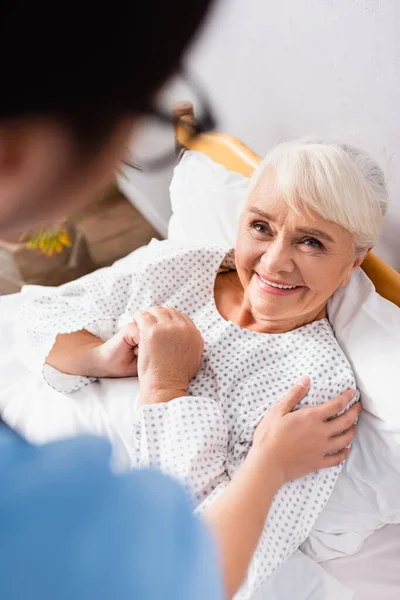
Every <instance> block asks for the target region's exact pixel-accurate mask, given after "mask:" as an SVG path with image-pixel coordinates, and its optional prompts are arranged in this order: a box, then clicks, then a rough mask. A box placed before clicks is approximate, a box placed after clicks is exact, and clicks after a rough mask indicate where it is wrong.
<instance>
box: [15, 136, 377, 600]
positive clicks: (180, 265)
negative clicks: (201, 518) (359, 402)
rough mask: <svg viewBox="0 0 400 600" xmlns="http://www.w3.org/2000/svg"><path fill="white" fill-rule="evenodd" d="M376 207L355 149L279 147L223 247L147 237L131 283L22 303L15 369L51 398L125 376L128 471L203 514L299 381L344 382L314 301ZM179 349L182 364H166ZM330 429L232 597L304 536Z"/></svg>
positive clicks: (103, 279)
mask: <svg viewBox="0 0 400 600" xmlns="http://www.w3.org/2000/svg"><path fill="white" fill-rule="evenodd" d="M385 209H386V190H385V183H384V178H383V175H382V172H381V170H380V169H379V167H378V166H377V165H376V164H375V163H374V162H373V161H372V160H371V159H370V158H369V157H368V156H367V155H366V154H365V153H363V152H361V151H358V150H356V149H353V148H350V147H348V146H340V145H337V144H332V143H328V142H322V143H316V142H309V141H296V142H292V143H289V144H283V145H281V146H278V147H277V148H275V149H274V150H273V151H272V152H271V153H269V154H268V155H267V157H266V158H265V160H264V161H263V162H262V164H261V165H260V167H259V169H258V170H257V171H256V173H255V174H254V176H253V178H252V181H251V185H250V193H249V197H248V200H247V203H246V206H245V209H244V212H243V215H242V219H241V224H240V230H239V235H238V240H237V244H236V248H235V250H229V249H227V248H219V247H201V248H199V247H191V248H188V247H185V248H184V247H179V246H177V245H176V244H172V243H171V242H168V241H166V242H153V243H152V244H150V246H149V247H148V249H147V251H146V254H145V255H144V257H143V258H142V259H141V262H140V264H138V265H136V267H135V268H132V270H133V271H134V273H132V272H129V273H127V272H124V271H121V270H120V271H118V270H116V269H111V270H103V271H100V272H98V273H96V274H93V275H90V276H88V277H86V278H83V279H82V280H79V281H77V282H73V283H71V284H68V285H65V286H62V287H61V288H59V289H58V290H55V291H52V292H50V293H49V294H47V295H45V296H43V297H42V298H38V299H35V300H33V301H30V302H29V303H28V304H27V306H26V307H25V313H24V315H25V316H24V320H23V322H24V327H25V335H26V344H25V346H26V348H27V349H28V355H29V356H28V360H30V362H31V364H32V365H35V364H36V365H37V366H38V368H39V369H40V372H41V373H43V376H44V377H45V379H46V380H47V381H48V383H49V384H50V385H53V386H54V387H56V388H57V389H59V390H60V391H64V392H69V391H73V390H75V389H78V388H79V387H81V386H82V385H85V384H87V383H90V382H91V381H93V380H94V379H95V378H96V377H123V376H129V375H133V376H136V375H137V374H138V373H139V380H140V384H141V404H142V406H141V408H140V411H139V416H138V422H137V423H136V426H135V427H136V446H135V451H136V455H137V461H138V463H139V464H149V463H150V464H154V465H158V466H160V467H161V468H162V469H164V470H165V471H167V472H169V473H172V474H174V475H176V476H178V477H179V478H181V479H182V480H184V481H185V482H186V483H187V485H188V487H189V488H190V490H191V492H192V494H193V495H194V496H195V497H196V499H197V500H196V502H197V506H198V509H199V510H203V509H204V508H205V507H207V506H208V505H209V504H210V503H211V502H213V500H214V499H215V498H216V497H219V496H220V495H221V494H224V492H225V488H226V487H227V485H228V482H229V481H230V479H231V478H232V477H233V476H234V474H235V473H236V471H237V470H238V468H239V467H240V466H241V465H242V464H243V462H244V460H245V458H246V456H247V454H248V453H249V451H250V449H251V447H252V444H253V443H255V441H256V439H257V436H262V435H264V436H265V435H267V434H268V431H267V432H266V431H263V430H262V428H261V431H260V428H257V426H258V425H259V423H260V421H261V419H262V417H263V415H264V414H265V413H266V412H267V411H269V410H270V409H271V407H273V405H275V404H276V402H277V400H278V399H279V398H280V397H282V396H283V395H284V393H285V392H286V391H287V390H288V389H289V388H290V387H291V386H293V385H294V384H295V383H296V381H297V380H298V379H299V377H301V376H302V375H308V376H310V377H311V382H312V384H311V388H310V391H309V393H308V394H307V396H306V398H305V399H304V401H302V403H301V405H302V406H311V405H315V404H324V403H325V402H326V401H328V400H330V399H331V398H333V397H335V396H336V395H338V394H341V393H342V392H344V391H345V390H348V389H351V388H353V389H354V388H355V381H354V377H353V373H352V371H351V367H350V365H349V363H348V361H347V359H346V358H345V356H344V354H343V353H342V351H341V350H340V348H339V346H338V344H337V342H336V340H335V337H334V335H333V332H332V329H331V327H330V325H329V322H328V320H327V302H328V300H329V298H330V297H331V296H332V294H333V293H334V292H335V290H336V289H337V288H338V287H339V286H345V285H346V284H347V282H348V281H349V277H350V276H351V273H352V272H353V271H354V269H356V268H358V267H359V265H360V263H361V262H362V260H363V258H364V257H365V255H366V253H367V252H368V250H369V249H370V248H371V247H372V246H373V245H374V243H375V240H376V237H377V234H378V232H379V230H380V228H381V225H382V219H383V216H384V213H385ZM194 226H195V224H194ZM148 307H152V308H148ZM193 322H194V323H195V325H196V326H197V328H198V330H199V331H200V333H199V331H198V330H197V329H196V327H195V326H194V325H193ZM74 331H75V332H77V333H74V334H70V335H60V334H69V332H74ZM184 331H186V334H187V335H186V334H185V335H183V333H182V332H184ZM200 334H201V335H200ZM56 336H57V339H56ZM203 340H204V348H203ZM182 344H186V346H184V349H185V353H186V355H187V356H188V357H190V361H189V362H188V361H187V363H186V364H183V363H182V364H176V361H175V363H174V356H175V355H176V351H177V348H178V345H180V346H182ZM149 347H151V352H149V351H148V348H149ZM181 350H182V348H180V351H181ZM46 356H47V358H46ZM166 357H167V359H168V360H170V365H171V366H170V373H169V375H168V381H166V380H165V371H164V379H162V380H160V381H158V380H157V369H156V368H155V369H150V366H149V365H150V363H151V361H153V362H155V364H157V361H162V360H166ZM44 362H46V365H45V367H44V368H43V363H44ZM149 373H151V375H149ZM66 374H68V375H66ZM357 396H358V394H357V393H356V394H354V392H352V393H350V394H349V395H348V398H347V400H348V402H349V403H350V402H351V401H355V400H356V399H357ZM352 397H353V400H351V399H352ZM170 400H173V401H171V402H169V401H170ZM320 408H321V410H322V409H324V408H326V407H325V406H321V407H320ZM304 415H305V416H307V411H304ZM351 415H353V412H352V413H351ZM330 416H333V415H325V417H324V418H325V419H327V418H328V417H330ZM332 423H334V421H332ZM350 423H351V421H350ZM341 431H343V429H342V430H341ZM341 431H334V430H332V436H334V434H339V435H336V436H335V437H332V438H331V440H332V441H331V446H330V449H329V450H330V453H329V454H328V455H327V456H326V459H325V460H326V462H325V463H324V464H321V467H322V466H327V467H328V466H330V465H331V468H329V469H326V470H322V471H317V472H315V473H313V474H312V475H308V476H306V477H303V478H301V479H295V477H293V479H294V480H293V481H289V482H288V483H286V484H285V485H284V486H283V487H282V488H281V489H280V491H279V492H278V494H277V495H276V496H275V500H274V502H273V504H272V508H271V511H270V514H269V518H268V521H267V523H266V524H265V526H264V531H263V535H262V537H261V540H260V543H259V545H258V548H257V551H256V553H255V555H254V558H253V562H252V564H251V566H250V569H249V571H248V576H247V580H246V582H245V584H244V585H243V586H242V588H241V590H240V592H239V597H243V598H249V597H251V595H252V594H253V592H254V590H255V589H257V588H258V587H259V586H260V585H261V584H262V582H263V581H264V580H265V579H266V578H267V577H268V576H269V575H270V574H271V573H272V572H273V571H274V570H275V569H276V568H277V567H278V566H279V565H280V564H281V563H282V562H283V561H284V560H285V559H286V558H287V557H288V556H289V555H290V554H291V553H293V552H294V551H295V550H296V549H297V548H298V547H299V545H300V544H301V543H302V542H303V541H304V539H305V538H306V537H307V536H308V534H309V532H310V530H311V528H312V527H313V524H314V523H315V521H316V519H317V517H318V515H319V513H320V512H321V510H322V509H323V507H324V504H325V503H326V501H327V499H328V498H329V495H330V493H331V491H332V489H333V485H334V483H335V481H336V479H337V477H338V474H339V471H340V465H339V462H340V461H341V460H342V458H343V456H345V454H339V456H336V455H335V453H336V452H337V451H338V450H340V449H341V448H344V447H345V446H346V445H348V443H349V442H350V440H351V439H352V436H353V431H352V429H351V428H350V430H349V431H347V432H345V433H342V434H341V435H340V433H341ZM332 465H333V466H332ZM265 477H268V473H265Z"/></svg>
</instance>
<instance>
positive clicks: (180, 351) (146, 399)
mask: <svg viewBox="0 0 400 600" xmlns="http://www.w3.org/2000/svg"><path fill="white" fill-rule="evenodd" d="M134 322H135V323H136V325H137V327H138V329H139V347H138V377H139V381H140V402H141V404H155V403H160V402H169V401H170V400H173V399H175V398H179V397H182V396H186V395H187V388H188V385H189V382H190V380H191V379H192V378H193V377H194V376H195V375H196V373H197V372H198V370H199V369H200V366H201V360H202V356H203V350H204V342H203V338H202V337H201V334H200V332H199V330H198V329H197V327H196V326H195V324H194V323H193V321H192V320H191V319H190V317H188V316H187V315H185V314H183V313H181V312H179V311H177V310H175V309H173V308H165V307H162V306H156V307H153V308H150V309H148V310H143V311H139V312H138V313H136V314H135V315H134Z"/></svg>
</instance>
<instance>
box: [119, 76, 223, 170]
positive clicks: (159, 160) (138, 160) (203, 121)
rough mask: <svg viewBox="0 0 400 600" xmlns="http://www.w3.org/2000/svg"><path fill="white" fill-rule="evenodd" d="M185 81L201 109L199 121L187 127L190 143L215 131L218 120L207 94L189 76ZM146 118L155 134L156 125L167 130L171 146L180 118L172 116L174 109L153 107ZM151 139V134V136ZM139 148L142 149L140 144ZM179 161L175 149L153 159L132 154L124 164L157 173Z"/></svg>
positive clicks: (155, 141) (156, 143)
mask: <svg viewBox="0 0 400 600" xmlns="http://www.w3.org/2000/svg"><path fill="white" fill-rule="evenodd" d="M184 81H185V83H186V84H189V85H190V90H191V92H192V95H193V92H194V93H195V97H196V107H197V106H198V107H199V114H200V117H199V119H193V120H192V121H190V123H188V126H187V128H186V129H187V130H186V136H187V138H186V139H187V141H188V142H190V141H191V140H193V139H195V138H196V137H197V136H198V135H200V134H202V133H205V132H207V131H212V130H213V129H215V127H216V119H215V117H214V114H213V111H212V109H211V106H210V103H209V102H208V99H207V97H206V94H205V93H204V91H203V90H201V89H200V87H199V86H198V85H197V84H195V83H194V82H193V81H192V80H190V79H189V77H188V76H187V75H185V76H184ZM146 117H150V119H151V121H152V122H153V124H152V127H149V129H151V130H152V131H153V132H155V131H157V129H154V125H155V126H156V127H157V128H158V129H160V128H161V129H164V130H166V131H165V133H166V136H167V137H168V139H170V141H171V145H172V142H173V133H172V129H173V127H174V125H176V123H177V122H178V121H179V118H175V117H174V116H173V114H172V109H171V111H170V112H169V111H168V110H166V109H164V108H158V107H157V106H154V107H152V108H151V109H149V111H148V112H147V114H146ZM143 129H144V132H143V134H144V135H143V137H145V136H146V127H145V126H144V127H143ZM149 137H151V133H150V136H149ZM153 137H154V138H155V140H154V142H153V144H154V145H155V146H157V145H158V142H157V135H154V136H153ZM139 148H140V144H139ZM154 153H155V154H156V151H154V148H153V147H152V148H151V154H154ZM176 160H177V156H176V151H175V150H174V149H168V150H167V151H164V152H161V153H160V154H158V155H156V156H154V157H153V156H151V157H144V156H140V154H138V155H137V156H136V151H135V153H134V154H132V155H131V156H130V157H129V158H127V159H126V160H124V161H123V163H124V164H125V165H126V166H128V167H132V168H134V169H137V170H139V171H144V172H155V171H159V170H161V169H164V168H165V167H167V166H171V165H174V164H175V163H176Z"/></svg>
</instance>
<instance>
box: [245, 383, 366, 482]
mask: <svg viewBox="0 0 400 600" xmlns="http://www.w3.org/2000/svg"><path fill="white" fill-rule="evenodd" d="M309 387H310V379H309V378H308V377H304V378H302V379H301V380H300V382H299V383H298V384H297V385H295V386H294V387H293V388H292V389H291V390H290V392H289V393H288V394H287V395H286V396H285V397H284V398H283V399H282V400H281V401H280V402H279V403H278V404H276V405H275V406H274V407H273V408H272V409H271V410H270V411H268V413H267V414H266V415H265V417H264V418H263V419H262V421H261V422H260V424H259V425H258V427H257V429H256V432H255V434H254V439H253V447H252V450H251V452H252V453H253V454H257V458H258V460H261V461H262V457H263V456H265V457H266V462H267V463H268V465H269V468H270V467H271V456H273V457H274V460H273V462H274V463H275V466H276V467H277V468H278V470H279V478H280V480H281V483H282V484H283V483H285V482H286V481H290V480H293V479H297V478H299V477H302V476H303V475H306V474H307V473H311V472H313V471H317V470H319V469H323V468H326V467H334V466H337V465H339V464H340V463H341V462H343V461H344V460H345V459H346V458H347V457H348V456H349V453H350V449H349V448H348V447H347V446H349V445H350V444H351V442H352V441H353V438H354V435H355V432H356V426H355V424H354V423H355V421H356V420H357V418H358V416H359V414H360V411H361V405H360V403H359V402H357V403H356V404H354V405H353V406H352V407H351V408H350V409H349V410H348V411H346V412H344V413H343V414H341V415H340V416H336V415H338V414H339V413H341V412H342V411H344V410H345V408H346V407H347V406H348V404H349V403H350V402H351V400H352V399H353V397H354V394H355V392H354V390H347V391H346V392H344V393H343V394H341V395H340V396H338V397H337V398H334V399H333V400H331V401H330V402H326V403H325V404H321V405H319V406H315V407H312V408H304V409H300V410H296V411H294V412H292V411H293V409H294V408H295V406H296V405H297V404H298V403H299V402H300V400H302V399H303V398H304V396H305V395H306V393H307V391H308V389H309ZM266 466H267V465H266Z"/></svg>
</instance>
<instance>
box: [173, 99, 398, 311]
mask: <svg viewBox="0 0 400 600" xmlns="http://www.w3.org/2000/svg"><path fill="white" fill-rule="evenodd" d="M173 113H174V117H175V144H176V149H177V152H179V151H181V149H182V148H186V149H189V150H195V151H197V152H202V153H203V154H206V155H207V156H209V157H210V158H211V159H212V160H214V161H215V162H218V163H220V164H221V165H223V166H224V167H226V168H227V169H229V170H230V171H236V172H237V173H240V174H241V175H244V176H245V177H250V176H251V175H252V173H253V171H254V169H255V168H256V166H257V165H258V163H259V162H260V160H261V157H260V156H258V154H256V153H255V152H253V151H252V150H250V148H248V147H247V146H246V145H245V144H243V142H241V141H240V140H238V139H237V138H235V137H233V136H231V135H228V134H225V133H216V132H210V133H202V134H200V135H197V136H195V137H193V136H192V131H193V125H194V123H195V117H194V112H193V105H192V104H191V103H190V102H178V103H177V104H175V105H174V107H173ZM361 267H362V269H363V270H364V272H365V273H366V274H367V275H368V277H369V278H370V279H371V281H372V283H373V284H374V286H375V289H376V291H377V292H378V293H379V294H380V295H381V296H383V297H384V298H386V299H387V300H390V302H393V304H396V305H397V306H400V273H398V272H397V271H395V270H394V269H393V268H392V267H391V266H390V265H388V264H387V263H385V261H384V260H382V259H381V258H379V257H378V256H377V255H376V254H374V253H373V252H369V254H368V256H367V257H366V259H365V260H364V262H363V263H362V265H361Z"/></svg>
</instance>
